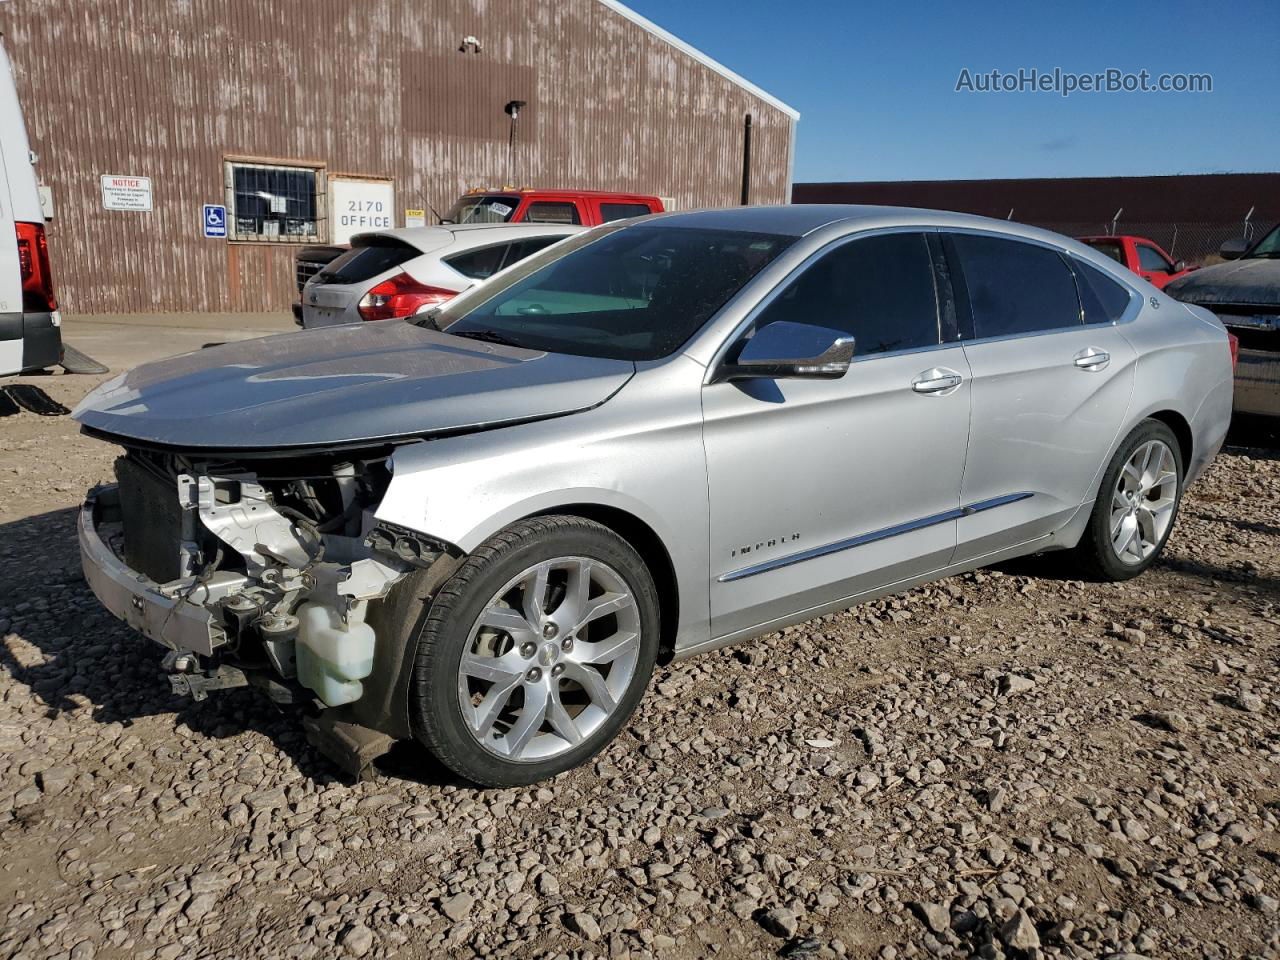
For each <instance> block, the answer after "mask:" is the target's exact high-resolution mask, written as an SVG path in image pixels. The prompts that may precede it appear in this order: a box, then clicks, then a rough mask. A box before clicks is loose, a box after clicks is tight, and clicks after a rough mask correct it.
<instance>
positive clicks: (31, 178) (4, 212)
mask: <svg viewBox="0 0 1280 960" xmlns="http://www.w3.org/2000/svg"><path fill="white" fill-rule="evenodd" d="M32 160H33V157H32V154H31V148H30V146H28V144H27V128H26V124H25V123H24V122H23V119H22V107H21V106H20V105H19V104H18V90H17V87H15V86H14V83H13V69H12V67H11V66H10V64H9V57H8V55H7V54H6V53H5V51H4V45H3V44H0V377H3V376H8V375H10V374H15V373H26V372H28V371H32V370H40V369H43V368H44V367H52V366H54V365H55V364H57V363H58V362H59V361H61V360H62V330H61V329H60V328H61V325H62V318H61V317H60V316H59V315H58V302H57V300H56V299H55V298H54V295H53V280H52V278H51V277H50V275H49V249H48V246H47V245H46V243H45V233H44V213H43V211H42V210H41V208H40V192H39V189H38V187H37V184H36V171H35V168H34V167H33V166H32Z"/></svg>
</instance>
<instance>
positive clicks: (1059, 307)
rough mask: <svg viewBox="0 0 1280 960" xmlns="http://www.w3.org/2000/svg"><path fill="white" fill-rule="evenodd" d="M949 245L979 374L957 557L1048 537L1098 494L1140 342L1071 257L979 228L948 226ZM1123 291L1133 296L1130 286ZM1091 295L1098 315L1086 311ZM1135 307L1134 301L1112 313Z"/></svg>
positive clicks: (968, 348)
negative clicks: (1103, 308) (1102, 303)
mask: <svg viewBox="0 0 1280 960" xmlns="http://www.w3.org/2000/svg"><path fill="white" fill-rule="evenodd" d="M944 246H945V247H946V249H947V252H948V258H949V260H950V261H951V264H952V269H953V278H954V282H955V285H956V293H957V302H958V303H959V304H960V310H961V330H962V333H963V334H964V336H965V342H964V353H965V356H966V358H967V359H968V363H969V369H970V371H971V375H972V397H973V419H972V424H971V426H970V430H969V454H968V460H967V463H966V465H965V471H964V482H963V484H962V485H961V493H960V499H961V501H962V503H963V504H964V506H965V507H966V510H967V511H969V512H967V513H966V515H965V516H963V517H962V518H961V519H960V520H959V522H958V527H959V530H958V548H957V552H956V560H957V561H960V560H971V559H974V558H979V557H983V556H987V555H989V554H991V553H994V552H996V551H998V550H1001V549H1004V548H1008V547H1012V546H1015V545H1018V544H1023V543H1027V542H1029V541H1033V540H1036V539H1038V538H1042V537H1046V536H1047V535H1049V534H1050V533H1051V532H1053V531H1054V530H1056V529H1057V528H1058V527H1060V526H1062V525H1063V524H1064V523H1065V522H1066V521H1067V520H1068V519H1069V518H1070V517H1071V516H1072V515H1073V514H1074V513H1075V511H1076V509H1077V508H1078V507H1079V506H1080V504H1081V503H1083V502H1084V501H1085V500H1086V499H1090V498H1091V497H1092V494H1093V489H1092V488H1093V485H1094V484H1095V483H1096V477H1097V474H1098V472H1099V470H1100V468H1101V463H1102V461H1103V459H1104V458H1105V457H1106V454H1107V451H1108V450H1109V449H1110V448H1111V445H1112V443H1113V441H1114V440H1115V438H1116V434H1117V431H1119V430H1120V428H1121V425H1122V424H1123V422H1124V418H1125V414H1126V411H1127V409H1128V405H1129V398H1130V395H1131V393H1132V390H1133V379H1134V363H1135V359H1136V353H1135V351H1134V349H1133V348H1132V347H1131V346H1130V345H1129V343H1128V341H1126V340H1125V338H1124V336H1123V335H1122V333H1121V331H1120V329H1119V328H1118V327H1117V325H1116V323H1114V322H1112V319H1113V314H1114V311H1113V314H1107V315H1105V318H1104V315H1103V314H1101V313H1100V312H1099V308H1096V307H1095V306H1094V304H1095V302H1096V301H1097V299H1098V297H1099V294H1097V293H1096V292H1094V290H1093V287H1092V285H1091V281H1090V278H1089V277H1088V276H1087V275H1086V274H1085V273H1084V272H1083V270H1084V269H1085V268H1084V266H1083V265H1080V266H1073V264H1076V263H1077V261H1075V260H1074V258H1068V257H1066V256H1064V254H1063V253H1061V252H1060V251H1058V250H1056V249H1054V248H1052V247H1050V246H1048V245H1044V244H1040V243H1036V242H1032V241H1027V240H1021V239H1015V238H1011V237H1007V236H994V235H988V234H981V233H969V232H964V233H961V232H956V233H952V234H947V235H945V236H944ZM1089 270H1091V271H1092V272H1093V273H1097V274H1100V271H1096V270H1094V269H1093V268H1089ZM1077 271H1079V275H1078V276H1077ZM1107 282H1109V283H1112V285H1113V286H1115V287H1120V285H1119V284H1115V283H1114V282H1113V281H1107ZM1081 285H1083V286H1084V294H1083V298H1082V293H1081ZM1122 289H1123V290H1125V291H1128V288H1127V287H1125V288H1122ZM1104 295H1105V291H1104ZM1122 296H1123V297H1124V298H1125V304H1126V305H1128V304H1129V302H1130V299H1131V297H1132V296H1133V294H1132V291H1128V292H1127V293H1122ZM1085 305H1088V306H1089V311H1088V313H1089V317H1088V319H1090V320H1091V321H1095V322H1090V323H1085V322H1084V321H1085V319H1086V317H1085V313H1086V311H1085ZM1129 309H1132V310H1133V311H1135V312H1136V309H1137V305H1136V304H1133V305H1132V307H1131V308H1130V307H1129V306H1126V307H1124V308H1122V309H1121V310H1120V312H1119V313H1118V314H1114V316H1115V317H1116V318H1123V317H1124V315H1125V311H1126V310H1129ZM978 507H981V508H983V509H975V508H978Z"/></svg>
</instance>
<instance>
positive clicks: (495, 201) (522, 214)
mask: <svg viewBox="0 0 1280 960" xmlns="http://www.w3.org/2000/svg"><path fill="white" fill-rule="evenodd" d="M662 212H663V204H662V199H661V198H660V197H653V196H647V195H645V194H638V193H611V192H607V191H603V190H534V189H529V188H526V189H524V190H472V191H470V192H468V193H464V194H463V195H462V196H461V197H459V198H458V201H457V202H456V203H455V204H454V205H453V207H452V208H450V210H449V212H448V213H446V214H445V215H444V218H443V222H445V223H571V224H581V225H583V226H586V227H594V226H598V225H599V224H602V223H609V222H611V221H613V220H625V219H627V218H628V217H643V216H644V215H645V214H647V213H662Z"/></svg>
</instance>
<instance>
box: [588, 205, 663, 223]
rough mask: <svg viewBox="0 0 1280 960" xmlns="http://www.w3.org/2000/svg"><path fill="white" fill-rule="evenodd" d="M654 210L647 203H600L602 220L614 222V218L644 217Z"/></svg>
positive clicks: (603, 221)
mask: <svg viewBox="0 0 1280 960" xmlns="http://www.w3.org/2000/svg"><path fill="white" fill-rule="evenodd" d="M652 212H653V211H651V210H650V209H649V205H648V204H647V203H602V204H600V222H601V223H612V222H613V221H614V220H626V219H627V218H629V217H643V216H644V215H645V214H647V213H652Z"/></svg>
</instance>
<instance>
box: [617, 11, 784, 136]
mask: <svg viewBox="0 0 1280 960" xmlns="http://www.w3.org/2000/svg"><path fill="white" fill-rule="evenodd" d="M600 2H601V3H603V4H604V5H605V6H606V7H608V8H609V9H610V10H612V11H613V12H614V13H616V14H618V15H619V16H622V17H626V18H627V19H628V20H630V21H631V22H632V23H634V24H636V25H637V26H639V27H641V28H643V29H645V30H647V31H648V32H649V33H651V34H653V35H654V36H655V37H657V38H658V39H660V40H663V41H665V42H667V43H669V44H671V46H673V47H675V48H676V49H677V50H679V51H680V52H681V53H683V54H685V55H686V56H689V57H692V58H693V59H694V60H697V61H698V62H699V63H701V64H702V65H703V66H704V67H709V68H710V69H712V70H714V71H715V72H716V73H718V74H720V76H722V77H724V78H725V79H726V80H729V81H730V82H732V83H735V84H737V85H738V86H739V87H742V89H744V90H746V91H747V92H748V93H750V94H751V95H752V96H753V97H757V98H758V99H760V100H763V101H764V102H765V103H767V104H769V106H771V107H774V108H776V109H778V110H781V111H782V112H783V113H785V114H786V115H787V116H788V117H790V118H791V119H792V120H793V121H795V120H799V119H800V111H799V110H796V109H795V108H794V107H791V106H788V105H787V104H785V103H783V102H782V101H781V100H779V99H778V98H777V97H775V96H774V95H773V94H771V93H766V92H765V91H764V90H761V89H760V88H759V87H757V86H756V85H755V84H754V83H752V82H751V81H750V80H748V79H746V78H745V77H743V76H741V75H739V74H737V73H734V72H733V71H732V70H730V69H729V68H728V67H726V66H725V65H724V64H723V63H720V62H719V61H717V60H713V59H711V57H708V56H707V55H706V54H705V53H703V52H702V51H701V50H699V49H697V48H696V47H693V46H690V45H689V44H687V43H685V42H684V41H683V40H681V39H680V38H679V37H677V36H676V35H675V34H673V33H669V32H668V31H666V30H663V29H662V28H661V27H660V26H658V25H657V24H656V23H654V22H653V21H652V20H649V19H647V18H646V17H642V16H640V14H638V13H636V12H635V11H634V10H632V9H631V8H630V7H627V6H624V5H623V4H621V3H619V2H618V0H600Z"/></svg>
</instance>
